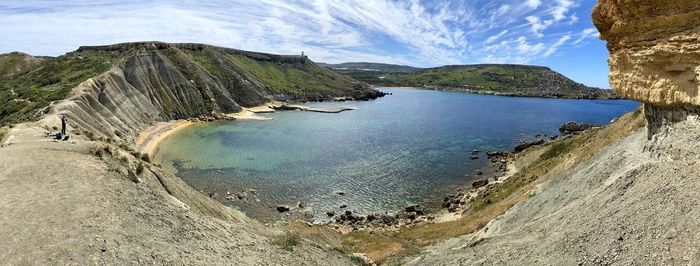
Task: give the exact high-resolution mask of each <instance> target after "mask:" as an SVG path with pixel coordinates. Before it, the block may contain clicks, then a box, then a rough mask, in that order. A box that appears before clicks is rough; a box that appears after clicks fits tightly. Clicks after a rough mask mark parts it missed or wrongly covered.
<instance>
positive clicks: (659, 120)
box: [593, 0, 700, 137]
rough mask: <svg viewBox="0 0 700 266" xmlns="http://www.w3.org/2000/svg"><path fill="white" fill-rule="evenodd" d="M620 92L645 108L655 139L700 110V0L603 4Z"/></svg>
mask: <svg viewBox="0 0 700 266" xmlns="http://www.w3.org/2000/svg"><path fill="white" fill-rule="evenodd" d="M593 22H594V23H595V25H596V27H598V30H599V31H600V36H601V38H602V39H604V40H606V41H607V42H608V44H607V47H608V51H609V52H610V59H609V60H608V63H609V65H610V84H611V86H612V89H613V90H614V91H615V93H616V94H618V95H620V96H622V97H626V98H629V99H633V100H637V101H640V102H643V103H644V104H645V110H646V114H647V118H648V122H649V137H651V136H652V135H653V134H654V133H656V132H658V131H659V128H660V127H662V125H664V124H668V123H673V122H678V121H681V120H684V119H685V117H686V116H687V115H688V114H694V113H698V108H699V107H700V65H699V63H698V62H700V2H698V1H694V0H661V1H650V0H649V1H613V0H602V1H598V3H597V4H596V6H595V8H594V10H593Z"/></svg>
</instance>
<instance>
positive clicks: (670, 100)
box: [412, 0, 700, 265]
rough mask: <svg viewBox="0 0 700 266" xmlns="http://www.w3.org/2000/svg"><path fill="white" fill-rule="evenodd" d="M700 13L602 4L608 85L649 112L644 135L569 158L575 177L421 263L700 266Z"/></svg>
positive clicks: (698, 9)
mask: <svg viewBox="0 0 700 266" xmlns="http://www.w3.org/2000/svg"><path fill="white" fill-rule="evenodd" d="M699 13H700V4H699V3H698V2H697V1H690V0H688V1H653V2H652V1H614V0H600V1H598V2H597V4H596V6H595V7H594V11H593V21H594V23H595V25H596V27H597V28H598V29H599V30H600V33H601V38H602V39H604V40H606V41H608V44H607V47H608V51H609V53H610V60H609V61H608V62H609V64H610V68H611V75H610V79H611V80H610V81H611V85H612V87H613V89H614V90H615V92H616V93H617V94H619V95H620V96H622V97H626V98H630V99H635V100H638V101H641V102H643V103H644V111H643V113H644V118H645V120H646V121H645V122H646V128H645V129H644V128H642V129H638V130H626V131H628V132H627V133H626V135H623V138H621V139H620V140H614V141H612V143H610V144H609V145H605V146H604V148H603V149H602V150H600V152H595V153H589V154H590V155H589V156H590V158H588V159H586V160H583V161H581V162H579V163H577V162H576V160H574V158H575V157H576V156H577V154H579V153H580V152H583V151H584V150H585V149H586V146H590V145H595V144H596V143H601V142H606V141H611V139H616V138H618V137H619V136H620V134H615V132H606V133H605V134H602V135H601V136H599V137H597V138H594V139H590V140H587V141H586V143H585V144H583V145H582V147H581V148H577V149H576V150H573V151H567V152H566V153H565V158H567V160H565V161H564V163H565V165H569V166H573V168H571V169H570V170H567V171H565V172H562V173H558V174H556V175H554V176H551V179H549V180H546V181H545V182H542V183H541V184H539V185H537V186H536V187H533V188H532V190H530V191H529V193H528V195H527V199H525V200H523V201H522V202H521V203H519V204H517V205H515V206H514V207H513V208H512V209H510V210H509V211H508V212H507V213H505V214H504V215H502V216H501V217H499V218H497V219H495V220H493V221H491V222H489V223H488V224H485V225H484V226H483V228H481V229H480V230H479V231H477V232H475V233H473V234H469V235H466V236H462V237H457V238H452V239H449V240H446V241H442V242H440V243H437V244H434V245H432V246H430V247H429V248H427V250H426V252H425V253H424V254H421V255H420V256H419V257H417V258H415V259H414V260H412V264H415V265H453V264H464V265H484V264H485V265H495V264H498V265H532V264H541V265H694V264H697V262H698V258H699V256H700V252H698V250H697V249H695V248H694V246H695V243H697V242H698V239H699V237H698V233H697V232H699V231H700V222H699V221H698V219H696V217H697V216H698V215H700V213H698V208H697V206H698V204H699V199H700V195H699V194H698V191H700V186H699V185H698V184H700V175H698V173H699V172H700V166H699V165H698V163H697V162H698V158H700V154H699V153H698V149H699V148H700V147H699V145H698V141H697V139H698V138H699V137H700V123H699V121H700V119H699V114H700V111H699V110H700V104H699V103H700V97H698V94H697V88H698V86H699V85H700V81H699V80H698V79H697V78H695V77H697V75H698V67H699V66H700V53H699V52H698V51H700V46H699V45H698V40H699V39H700V19H699V17H698V14H699ZM620 120H622V122H624V124H628V125H629V124H632V123H630V121H624V118H622V119H620ZM619 122H620V121H618V122H615V123H613V124H612V126H610V127H608V128H606V129H604V130H609V129H610V128H612V127H615V126H616V125H617V126H619ZM623 132H624V131H623ZM550 172H551V171H550ZM546 174H547V173H545V175H546Z"/></svg>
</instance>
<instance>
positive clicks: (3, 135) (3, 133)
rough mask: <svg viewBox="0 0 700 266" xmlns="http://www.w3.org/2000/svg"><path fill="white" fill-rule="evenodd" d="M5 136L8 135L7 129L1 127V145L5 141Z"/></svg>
mask: <svg viewBox="0 0 700 266" xmlns="http://www.w3.org/2000/svg"><path fill="white" fill-rule="evenodd" d="M5 135H7V128H6V127H0V143H2V142H3V140H4V139H5Z"/></svg>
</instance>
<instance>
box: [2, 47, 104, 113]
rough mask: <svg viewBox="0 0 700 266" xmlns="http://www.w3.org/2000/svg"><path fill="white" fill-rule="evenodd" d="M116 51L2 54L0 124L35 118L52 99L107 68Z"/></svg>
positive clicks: (64, 96)
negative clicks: (49, 55) (43, 55)
mask: <svg viewBox="0 0 700 266" xmlns="http://www.w3.org/2000/svg"><path fill="white" fill-rule="evenodd" d="M114 58H115V54H112V53H109V52H90V53H88V54H82V53H71V54H67V55H64V56H60V57H56V58H35V57H32V56H30V55H26V54H21V53H10V54H3V55H0V65H1V66H2V68H0V125H7V124H11V123H19V122H23V121H29V120H34V119H36V118H38V117H40V116H41V115H42V114H43V112H44V111H46V107H47V106H48V105H49V103H51V102H52V101H56V100H61V99H64V98H66V96H67V95H68V93H69V92H70V90H71V89H72V88H73V87H75V86H76V85H78V84H79V83H80V82H83V81H85V80H87V79H89V78H91V77H94V76H96V75H98V74H100V73H103V72H105V71H107V70H108V69H109V68H110V67H111V61H112V60H113V59H114Z"/></svg>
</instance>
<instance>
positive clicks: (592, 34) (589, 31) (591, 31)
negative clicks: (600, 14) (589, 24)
mask: <svg viewBox="0 0 700 266" xmlns="http://www.w3.org/2000/svg"><path fill="white" fill-rule="evenodd" d="M598 35H599V33H598V30H596V29H595V28H586V29H583V30H582V31H581V33H580V34H579V38H578V39H576V41H574V43H573V45H577V44H579V43H581V42H583V41H585V40H586V39H588V38H598Z"/></svg>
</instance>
